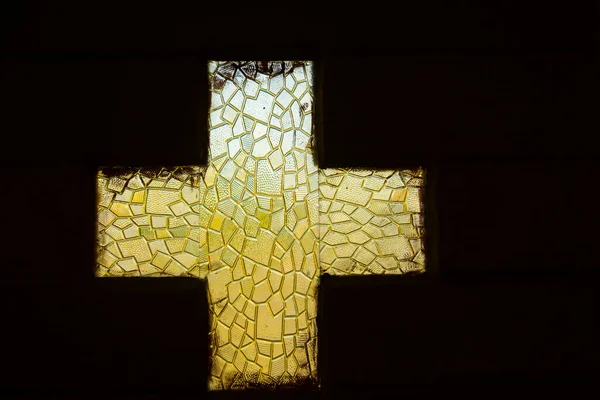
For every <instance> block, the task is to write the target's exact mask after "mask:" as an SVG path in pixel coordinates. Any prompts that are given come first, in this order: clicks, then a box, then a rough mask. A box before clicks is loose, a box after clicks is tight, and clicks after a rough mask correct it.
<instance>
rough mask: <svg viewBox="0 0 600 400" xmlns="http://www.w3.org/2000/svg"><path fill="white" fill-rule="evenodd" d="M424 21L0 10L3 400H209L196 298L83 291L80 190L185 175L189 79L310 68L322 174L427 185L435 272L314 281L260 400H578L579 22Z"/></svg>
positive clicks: (591, 263)
mask: <svg viewBox="0 0 600 400" xmlns="http://www.w3.org/2000/svg"><path fill="white" fill-rule="evenodd" d="M439 3H440V4H435V3H434V4H422V5H412V6H404V5H401V6H399V8H397V9H396V7H395V8H393V9H392V8H391V7H390V6H387V5H377V4H374V3H369V4H368V6H367V5H362V6H361V7H360V8H356V9H353V8H350V7H349V6H345V7H341V8H337V9H332V11H328V10H325V9H324V6H323V5H314V6H310V5H309V4H299V3H286V4H285V5H284V4H279V3H278V4H274V5H270V4H262V3H261V4H258V3H257V4H246V6H245V7H240V8H237V7H234V6H233V5H226V4H223V3H220V4H218V5H210V6H209V5H198V6H195V7H182V8H179V9H177V8H176V7H171V6H170V7H169V8H168V9H166V8H164V7H165V6H161V7H159V8H154V7H153V6H151V5H148V4H145V5H143V6H140V7H134V6H126V5H124V4H119V5H118V6H115V7H112V6H108V5H105V4H103V5H98V6H94V7H92V6H90V5H89V4H87V3H81V2H72V3H66V2H52V3H45V2H22V3H19V4H16V5H8V4H3V5H2V7H3V8H2V11H1V12H0V15H1V18H2V25H1V29H2V38H1V40H2V41H1V50H2V65H1V71H0V82H1V83H0V93H1V96H2V100H3V101H2V112H1V113H0V115H1V117H0V132H2V144H1V149H2V152H1V153H2V161H1V162H2V175H3V177H4V181H3V184H2V189H1V192H0V193H1V196H0V199H1V205H2V208H1V209H2V210H4V212H3V213H2V224H1V226H2V238H3V241H2V248H3V250H4V251H3V253H2V257H0V266H1V268H2V271H1V273H2V275H1V276H2V278H1V280H0V293H1V294H0V296H1V297H2V298H1V300H2V302H1V304H2V308H1V312H2V316H3V318H2V321H3V324H2V328H1V330H0V331H1V332H2V333H1V334H0V336H1V337H2V339H3V340H2V344H3V345H2V356H1V357H0V387H1V388H2V390H3V391H6V393H7V394H8V395H10V396H14V395H19V396H23V397H27V398H35V397H39V398H46V397H49V396H51V395H54V396H57V395H58V396H63V395H64V396H65V397H71V396H73V397H81V396H84V397H86V398H90V397H98V398H115V397H119V398H156V397H159V398H160V397H161V396H163V397H165V398H177V397H181V398H186V397H190V398H191V397H193V398H198V397H203V396H205V394H204V392H203V391H204V386H205V374H206V360H207V349H206V346H207V339H206V332H207V307H206V299H205V289H204V286H203V283H202V282H200V281H195V280H188V279H160V280H135V279H125V280H110V281H109V280H94V279H93V277H92V270H93V263H94V255H93V251H94V221H95V214H94V211H95V210H94V208H95V206H94V201H95V193H94V190H95V189H94V176H95V175H94V174H95V169H96V167H97V166H98V165H126V164H128V165H169V164H171V165H172V164H179V165H181V164H197V163H203V162H205V160H206V158H205V157H206V151H205V149H206V147H207V137H206V129H205V126H206V122H205V121H206V120H205V118H206V116H205V110H206V108H207V101H208V96H207V95H206V93H207V85H206V79H205V77H206V74H205V60H206V59H211V58H212V59H286V58H289V59H302V58H311V59H315V60H317V62H318V65H319V66H320V68H321V75H319V77H320V78H321V79H320V81H319V85H320V86H319V87H321V88H322V91H321V93H322V96H323V98H322V103H321V105H322V108H321V110H320V111H321V115H322V117H323V118H322V119H321V121H320V122H321V124H320V125H319V130H318V133H319V135H320V136H319V147H318V149H319V152H320V160H319V162H320V164H321V165H322V166H368V167H405V166H415V165H424V166H426V167H428V168H429V171H430V174H429V176H430V178H431V179H430V182H429V186H428V199H427V202H428V204H427V205H428V207H429V208H428V223H429V224H430V225H429V226H428V228H429V231H428V235H429V239H428V240H430V242H429V255H430V265H431V273H430V274H428V275H426V276H420V277H411V278H407V277H393V278H389V277H369V278H366V277H357V278H348V279H333V278H324V279H323V281H322V286H321V292H320V294H321V298H320V307H321V310H320V329H321V330H320V334H321V345H320V356H321V367H320V368H321V376H322V379H323V391H322V392H321V393H293V394H285V395H283V394H280V393H271V394H270V395H271V396H273V397H281V398H282V397H284V396H286V397H312V398H314V397H323V396H325V397H328V398H336V397H338V396H340V395H346V396H348V395H361V396H362V395H366V394H370V395H373V394H376V395H383V394H386V395H390V396H404V397H409V398H412V397H414V398H437V397H440V396H447V395H457V396H461V397H463V398H465V397H466V398H480V397H482V396H484V397H487V398H489V397H492V398H494V397H498V398H500V397H503V398H504V397H506V396H511V397H517V398H525V397H531V396H532V395H535V396H536V397H539V396H546V395H552V394H559V395H565V396H571V397H573V396H576V397H581V394H582V393H586V392H590V391H595V390H596V388H595V385H594V382H595V380H596V378H597V376H598V367H597V361H596V360H597V359H598V355H599V352H598V345H597V338H598V328H597V316H596V314H597V303H598V298H597V294H596V293H597V287H598V283H597V282H598V274H597V272H596V269H597V267H598V261H597V260H598V256H597V244H596V237H597V236H598V235H597V234H596V230H597V226H598V222H599V218H598V212H597V206H596V203H597V202H596V198H597V196H596V192H597V191H596V188H595V186H596V183H597V176H598V165H597V146H596V145H595V140H594V136H595V135H594V134H595V133H596V132H598V129H597V128H598V123H597V121H596V118H595V114H596V112H595V111H596V110H597V106H598V102H597V93H598V85H597V81H596V75H597V70H598V63H597V39H598V32H597V18H598V14H597V8H596V6H595V5H594V4H592V2H589V3H587V2H577V4H575V5H573V4H568V5H565V4H563V5H562V6H560V7H559V6H554V5H552V4H548V3H547V2H546V3H542V2H528V3H527V5H524V4H521V2H507V1H503V2H500V1H498V2H489V3H488V4H487V5H486V6H482V5H479V4H477V3H476V2H464V1H463V2H458V3H457V2H439ZM249 16H251V18H250V17H249ZM249 20H250V21H249ZM297 21H303V23H302V24H300V23H298V22H297ZM243 23H245V24H246V25H245V26H244V25H242V24H243ZM348 79H350V80H351V81H352V82H353V83H352V85H351V86H348V85H347V82H348ZM153 396H154V397H153ZM247 396H250V397H252V395H251V394H248V393H244V394H229V395H228V394H219V395H217V396H216V397H239V398H241V397H247Z"/></svg>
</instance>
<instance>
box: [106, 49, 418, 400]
mask: <svg viewBox="0 0 600 400" xmlns="http://www.w3.org/2000/svg"><path fill="white" fill-rule="evenodd" d="M208 69H209V81H210V95H211V106H210V110H209V114H210V115H209V129H210V152H209V162H208V165H207V166H191V167H164V168H137V169H135V168H134V169H131V168H104V169H101V171H100V172H99V174H98V248H99V250H98V264H97V271H96V272H97V275H98V276H101V277H105V276H121V277H123V276H195V277H198V278H201V279H206V280H207V281H208V290H209V301H210V307H211V330H210V339H209V340H210V343H211V357H212V360H211V361H212V362H211V369H210V378H209V387H210V388H211V389H215V390H219V389H244V388H249V387H286V386H298V385H306V384H309V385H310V384H317V382H318V376H317V324H316V315H317V302H316V299H317V297H316V294H317V289H318V285H319V276H320V275H321V274H332V275H349V274H401V273H406V272H418V271H423V270H424V268H425V256H424V250H423V242H424V240H423V239H424V236H423V234H424V232H423V225H424V224H423V206H422V188H423V185H424V171H423V170H421V169H418V170H367V169H319V168H318V166H317V164H316V162H315V159H314V157H313V143H314V141H313V131H314V129H313V125H314V118H313V116H314V107H313V98H314V87H313V64H312V62H310V61H294V62H210V63H209V66H208Z"/></svg>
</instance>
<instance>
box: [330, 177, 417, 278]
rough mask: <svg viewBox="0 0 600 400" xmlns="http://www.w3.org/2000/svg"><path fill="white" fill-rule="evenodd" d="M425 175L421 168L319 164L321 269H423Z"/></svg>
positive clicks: (342, 271)
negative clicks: (373, 168) (375, 168)
mask: <svg viewBox="0 0 600 400" xmlns="http://www.w3.org/2000/svg"><path fill="white" fill-rule="evenodd" d="M423 177H424V172H423V170H420V169H419V170H416V171H409V170H402V171H392V170H388V171H371V170H342V169H325V170H321V171H320V174H319V191H320V194H321V196H320V199H319V211H320V215H319V221H320V267H321V270H322V271H323V272H324V273H329V274H332V275H347V274H368V273H372V274H385V273H387V274H401V273H405V272H414V271H421V270H424V268H425V256H424V249H423V205H422V201H421V192H422V187H423V183H424V182H423Z"/></svg>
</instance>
